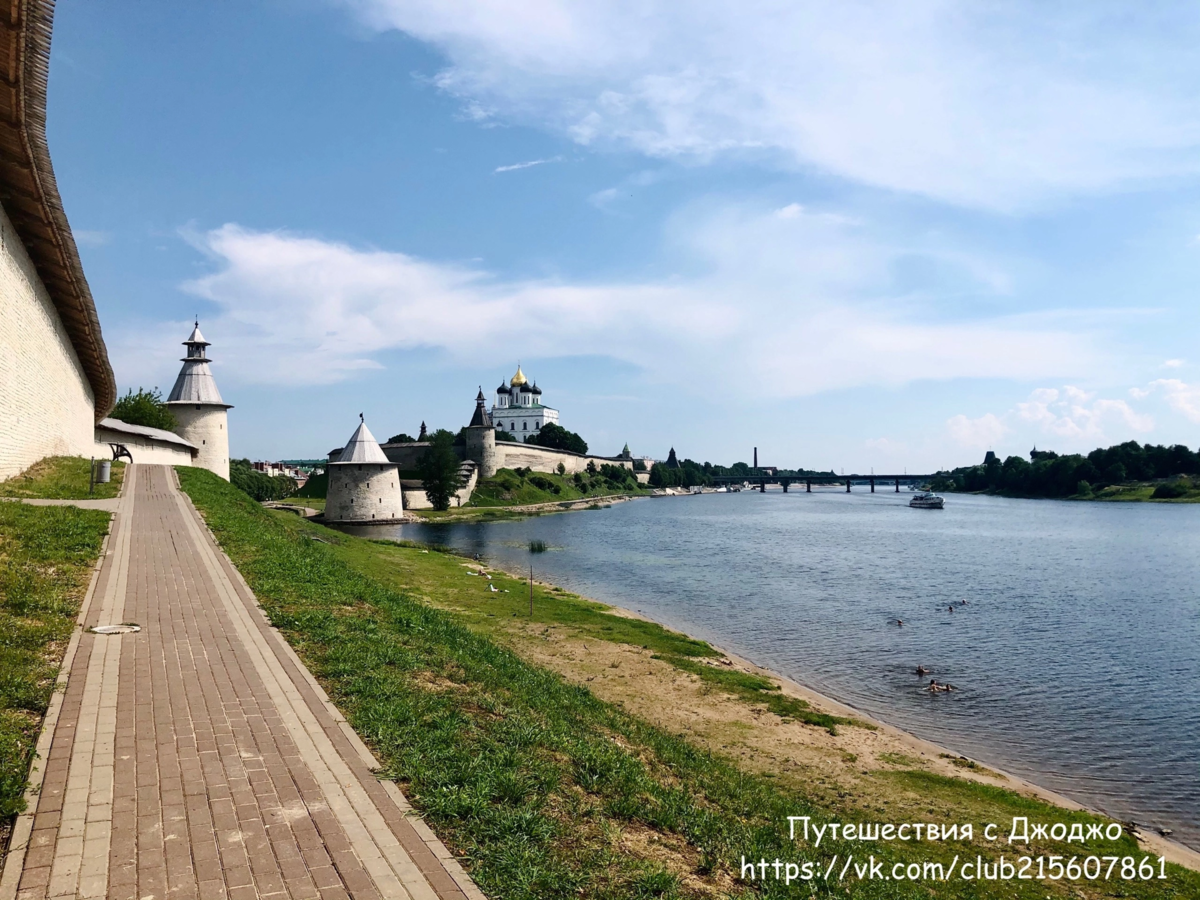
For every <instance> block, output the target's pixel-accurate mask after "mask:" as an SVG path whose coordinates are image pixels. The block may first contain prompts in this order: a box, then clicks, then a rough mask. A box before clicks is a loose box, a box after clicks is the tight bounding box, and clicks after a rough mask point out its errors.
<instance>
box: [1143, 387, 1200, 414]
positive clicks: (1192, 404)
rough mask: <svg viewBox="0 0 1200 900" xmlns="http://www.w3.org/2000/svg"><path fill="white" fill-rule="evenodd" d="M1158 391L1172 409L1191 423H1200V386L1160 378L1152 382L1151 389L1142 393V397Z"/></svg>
mask: <svg viewBox="0 0 1200 900" xmlns="http://www.w3.org/2000/svg"><path fill="white" fill-rule="evenodd" d="M1156 389H1157V390H1161V391H1162V392H1163V395H1164V396H1165V397H1166V400H1167V405H1168V406H1170V407H1171V409H1173V410H1175V412H1177V413H1181V414H1182V415H1183V416H1185V417H1186V418H1187V419H1188V420H1189V421H1191V422H1200V385H1196V384H1185V383H1184V382H1182V381H1180V380H1179V379H1178V378H1159V379H1158V380H1156V381H1152V382H1150V387H1149V389H1148V390H1146V391H1144V392H1142V396H1147V395H1149V394H1150V393H1151V392H1152V391H1154V390H1156Z"/></svg>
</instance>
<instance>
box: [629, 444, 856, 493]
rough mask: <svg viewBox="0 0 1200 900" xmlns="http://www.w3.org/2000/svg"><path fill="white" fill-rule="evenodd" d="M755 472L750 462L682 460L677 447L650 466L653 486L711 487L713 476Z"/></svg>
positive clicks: (801, 472) (797, 472)
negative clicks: (720, 464) (725, 463)
mask: <svg viewBox="0 0 1200 900" xmlns="http://www.w3.org/2000/svg"><path fill="white" fill-rule="evenodd" d="M753 472H754V469H753V467H752V466H751V465H750V464H749V463H744V462H735V463H734V464H733V465H732V466H718V465H715V464H714V463H710V462H705V463H698V462H696V461H695V460H694V459H684V460H680V459H679V458H678V457H677V456H676V455H675V448H674V447H672V448H671V452H670V453H669V454H667V461H666V462H661V463H655V464H654V465H653V466H651V467H650V486H651V487H685V488H690V487H709V486H710V485H711V484H712V483H713V478H716V477H720V476H726V475H735V476H738V477H744V478H749V477H750V476H751V475H752V474H753ZM783 474H786V475H799V476H803V475H832V474H833V472H832V471H829V472H817V471H813V470H811V469H796V470H794V471H793V470H788V471H786V472H784V473H783Z"/></svg>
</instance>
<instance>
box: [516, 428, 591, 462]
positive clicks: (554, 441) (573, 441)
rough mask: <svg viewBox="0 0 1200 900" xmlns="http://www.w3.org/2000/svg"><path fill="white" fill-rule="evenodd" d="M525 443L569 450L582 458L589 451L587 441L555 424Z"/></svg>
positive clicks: (542, 429)
mask: <svg viewBox="0 0 1200 900" xmlns="http://www.w3.org/2000/svg"><path fill="white" fill-rule="evenodd" d="M525 443H527V444H536V445H537V446H539V447H549V448H550V449H551V450H569V451H571V452H572V453H578V454H580V455H581V456H582V455H583V454H585V453H587V451H588V445H587V441H585V440H584V439H583V438H581V437H580V436H579V435H577V434H576V433H575V432H573V431H567V429H565V428H563V427H562V426H561V425H555V424H554V423H553V422H550V423H549V424H547V425H543V426H542V428H541V430H540V431H539V432H538V433H537V434H535V435H533V436H531V437H529V438H526V439H525Z"/></svg>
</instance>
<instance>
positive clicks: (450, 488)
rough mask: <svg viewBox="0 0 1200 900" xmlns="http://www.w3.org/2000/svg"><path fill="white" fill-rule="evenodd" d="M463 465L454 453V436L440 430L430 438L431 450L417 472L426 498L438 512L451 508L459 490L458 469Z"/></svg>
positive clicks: (426, 453) (422, 460) (426, 452)
mask: <svg viewBox="0 0 1200 900" xmlns="http://www.w3.org/2000/svg"><path fill="white" fill-rule="evenodd" d="M460 465H461V463H460V462H459V459H458V454H456V453H455V452H454V435H453V434H452V433H451V432H449V431H446V430H445V429H444V428H439V429H438V430H437V431H435V432H434V433H433V434H432V435H431V436H430V438H429V449H428V450H426V451H425V455H424V456H422V457H421V461H420V462H419V463H418V464H417V472H418V473H419V474H420V476H421V482H422V483H423V484H424V486H425V496H426V497H427V498H429V502H430V503H432V504H433V508H434V509H437V510H447V509H449V508H450V498H452V497H453V496H454V495H455V493H456V492H457V491H458V488H459V479H458V469H459V466H460Z"/></svg>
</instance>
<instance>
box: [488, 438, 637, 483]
mask: <svg viewBox="0 0 1200 900" xmlns="http://www.w3.org/2000/svg"><path fill="white" fill-rule="evenodd" d="M589 462H595V463H596V467H597V468H599V467H600V466H601V465H603V464H605V463H608V464H609V465H619V466H624V467H625V468H627V469H632V468H633V461H632V460H628V459H621V460H615V459H603V458H601V457H598V456H577V455H576V454H574V453H564V452H562V451H561V450H552V449H550V448H549V447H539V446H537V445H536V444H510V443H509V442H508V441H496V468H498V469H524V468H529V469H532V470H533V471H535V472H557V471H558V464H559V463H562V464H563V467H564V468H565V469H566V470H567V471H566V474H568V475H574V474H575V473H576V472H586V471H587V467H588V463H589Z"/></svg>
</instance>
